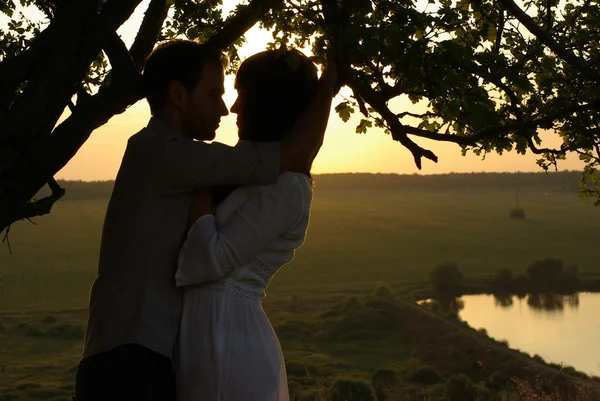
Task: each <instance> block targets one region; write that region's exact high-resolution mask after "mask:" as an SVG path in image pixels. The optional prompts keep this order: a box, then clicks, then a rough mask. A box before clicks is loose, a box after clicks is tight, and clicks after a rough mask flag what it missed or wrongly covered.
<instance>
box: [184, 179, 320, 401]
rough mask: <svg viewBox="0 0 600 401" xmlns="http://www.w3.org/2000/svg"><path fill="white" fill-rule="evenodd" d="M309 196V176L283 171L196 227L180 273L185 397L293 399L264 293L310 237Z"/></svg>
mask: <svg viewBox="0 0 600 401" xmlns="http://www.w3.org/2000/svg"><path fill="white" fill-rule="evenodd" d="M311 200H312V188H311V183H310V180H309V178H308V177H306V176H305V175H303V174H299V173H283V174H281V175H280V176H279V179H278V181H277V183H275V184H273V185H264V186H247V187H241V188H238V189H237V190H235V191H234V192H232V193H231V195H230V196H229V197H228V198H227V199H225V200H224V201H223V202H222V203H221V204H220V205H219V207H218V208H217V210H216V212H215V214H214V215H205V216H202V217H200V218H199V219H198V220H197V221H196V222H195V223H194V225H193V226H192V227H191V228H190V231H189V232H188V237H187V239H186V241H185V243H184V245H183V247H182V249H181V252H180V255H179V265H178V268H177V273H176V276H175V278H176V282H177V285H178V286H185V293H184V305H183V315H182V321H181V331H180V337H179V353H178V355H179V358H178V362H177V364H178V389H179V400H180V401H284V400H286V401H287V400H288V399H289V394H288V386H287V377H286V370H285V363H284V360H283V354H282V352H281V347H280V345H279V341H278V340H277V336H276V335H275V332H274V331H273V327H272V326H271V323H270V322H269V320H268V318H267V316H266V314H265V312H264V311H263V309H262V298H264V296H265V289H266V288H267V285H268V284H269V282H270V281H271V278H272V277H273V275H274V274H275V273H276V272H277V270H278V269H279V268H280V267H281V266H283V265H284V264H285V263H287V262H289V261H290V260H292V259H293V257H294V252H295V250H296V249H297V248H298V247H300V246H301V245H302V243H303V242H304V238H305V235H306V229H307V226H308V220H309V210H310V203H311Z"/></svg>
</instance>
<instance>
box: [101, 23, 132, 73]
mask: <svg viewBox="0 0 600 401" xmlns="http://www.w3.org/2000/svg"><path fill="white" fill-rule="evenodd" d="M104 52H105V53H106V56H107V57H108V61H109V62H110V65H111V67H112V69H111V71H110V76H111V79H115V78H116V77H117V76H124V75H125V76H127V75H128V76H135V75H137V74H138V71H137V68H136V66H135V64H134V62H133V59H132V58H131V54H129V51H128V50H127V46H125V43H123V40H121V38H120V37H119V35H118V34H117V33H116V32H113V34H112V35H110V38H109V39H108V41H107V42H106V45H105V46H104Z"/></svg>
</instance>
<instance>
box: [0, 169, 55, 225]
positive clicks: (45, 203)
mask: <svg viewBox="0 0 600 401" xmlns="http://www.w3.org/2000/svg"><path fill="white" fill-rule="evenodd" d="M48 186H49V187H50V189H51V190H52V193H51V194H50V195H49V196H46V197H45V198H42V199H39V200H35V201H31V202H27V203H25V204H23V205H21V207H19V208H18V209H16V210H15V212H14V214H13V215H12V216H9V219H8V221H9V224H6V223H5V222H3V223H1V225H0V232H1V231H5V230H6V233H7V234H8V231H10V225H11V224H12V223H13V222H15V221H19V220H25V219H29V218H31V217H36V216H43V215H46V214H49V213H50V211H51V210H52V206H54V203H55V202H56V201H57V200H59V199H60V198H62V197H63V196H64V195H65V190H64V189H63V188H61V186H60V185H58V183H57V182H56V180H55V179H54V178H51V179H50V180H49V181H48Z"/></svg>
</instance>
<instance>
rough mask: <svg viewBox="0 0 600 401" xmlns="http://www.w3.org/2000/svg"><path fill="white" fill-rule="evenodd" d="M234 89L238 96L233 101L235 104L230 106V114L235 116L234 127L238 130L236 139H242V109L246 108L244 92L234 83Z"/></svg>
mask: <svg viewBox="0 0 600 401" xmlns="http://www.w3.org/2000/svg"><path fill="white" fill-rule="evenodd" d="M235 89H236V90H237V93H238V96H237V98H236V99H235V102H234V103H233V105H232V106H231V112H232V113H235V114H237V119H236V125H237V128H238V137H239V139H241V140H243V139H244V138H242V135H243V131H244V109H245V107H246V95H247V94H246V91H245V90H244V89H242V88H240V86H239V85H238V84H237V83H236V85H235Z"/></svg>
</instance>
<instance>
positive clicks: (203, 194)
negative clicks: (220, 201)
mask: <svg viewBox="0 0 600 401" xmlns="http://www.w3.org/2000/svg"><path fill="white" fill-rule="evenodd" d="M212 212H213V199H212V193H211V190H210V188H203V189H198V190H196V191H195V192H194V193H193V195H192V203H191V204H190V212H189V217H188V228H189V227H191V226H192V224H194V222H196V220H198V218H200V217H201V216H204V215H205V214H212Z"/></svg>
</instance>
